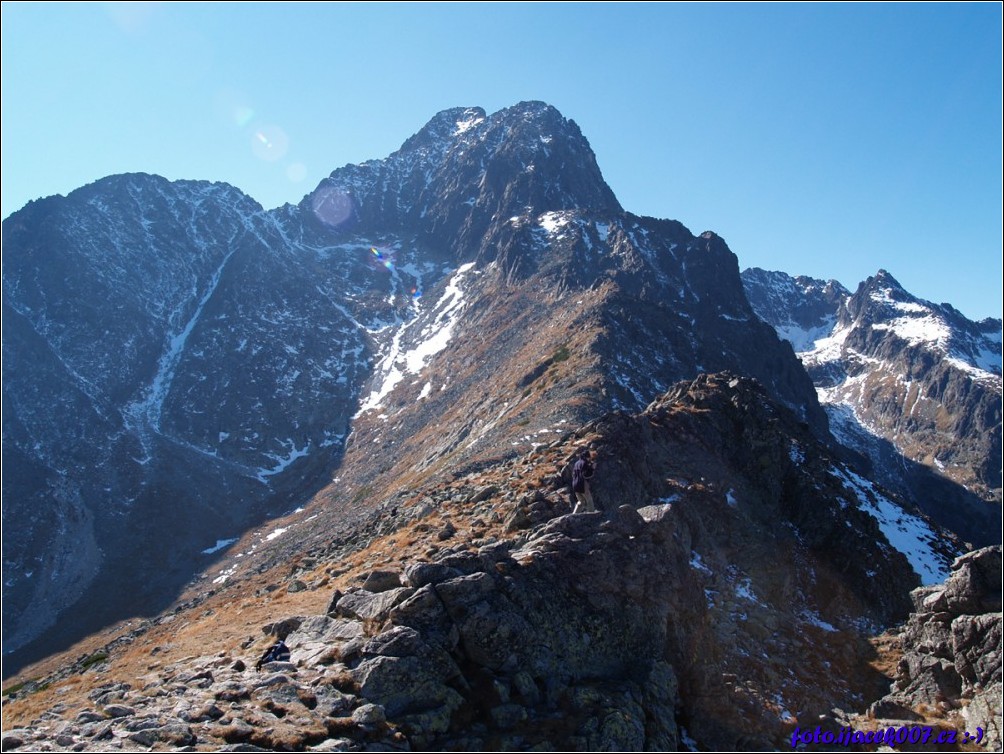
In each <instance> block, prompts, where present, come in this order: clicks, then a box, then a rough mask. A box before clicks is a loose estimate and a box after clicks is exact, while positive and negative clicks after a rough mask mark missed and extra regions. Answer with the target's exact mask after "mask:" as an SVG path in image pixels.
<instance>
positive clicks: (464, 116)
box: [398, 107, 486, 153]
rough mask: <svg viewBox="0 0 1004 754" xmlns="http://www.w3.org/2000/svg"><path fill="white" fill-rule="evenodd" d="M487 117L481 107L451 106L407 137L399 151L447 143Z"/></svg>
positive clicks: (409, 150)
mask: <svg viewBox="0 0 1004 754" xmlns="http://www.w3.org/2000/svg"><path fill="white" fill-rule="evenodd" d="M485 117H486V116H485V111H484V110H483V109H482V108H480V107H451V108H449V109H448V110H443V111H441V112H439V113H436V115H434V116H433V117H432V119H430V120H429V122H428V123H426V124H425V126H423V127H422V129H421V130H420V131H419V132H418V133H416V134H415V135H414V136H412V137H410V138H409V139H407V140H406V141H405V142H404V144H402V145H401V149H400V150H398V153H402V152H411V151H414V150H417V149H421V148H422V147H433V146H442V145H446V144H448V143H449V142H450V141H451V140H452V139H453V138H454V137H455V136H458V135H459V134H462V133H464V132H466V131H467V130H469V129H470V128H472V127H475V126H477V125H479V124H481V123H482V122H484V120H485Z"/></svg>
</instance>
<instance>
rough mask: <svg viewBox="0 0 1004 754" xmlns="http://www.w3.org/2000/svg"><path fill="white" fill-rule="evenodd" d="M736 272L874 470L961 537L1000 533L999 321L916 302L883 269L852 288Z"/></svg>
mask: <svg viewBox="0 0 1004 754" xmlns="http://www.w3.org/2000/svg"><path fill="white" fill-rule="evenodd" d="M742 277H743V284H744V286H745V289H746V293H747V295H748V297H749V300H750V303H751V304H752V306H753V308H754V310H755V311H756V312H757V315H758V316H759V317H760V318H761V319H763V320H764V321H765V322H768V323H770V324H771V325H773V326H774V328H775V329H776V330H777V332H778V334H779V335H780V336H781V337H782V338H784V339H785V340H787V341H789V342H790V343H791V345H792V347H793V348H794V349H795V351H796V352H797V353H798V356H799V358H800V359H801V360H802V363H803V364H804V365H805V368H806V370H807V371H808V373H809V375H810V377H812V380H813V382H814V383H815V385H816V389H817V393H818V395H819V399H820V402H821V403H822V405H823V406H824V408H825V409H826V411H827V414H828V415H829V417H830V429H831V430H832V431H833V433H834V435H835V436H836V437H837V438H838V439H839V440H840V441H841V442H842V443H844V444H845V445H846V446H848V447H851V448H854V449H856V450H858V451H860V452H861V453H862V454H864V455H865V456H866V457H868V458H869V459H870V460H871V468H872V472H871V473H872V475H873V478H875V479H877V480H880V481H881V482H882V483H883V484H885V485H887V486H888V487H890V488H892V489H896V490H898V491H899V492H900V493H901V494H903V495H904V496H905V497H906V498H907V499H909V500H911V501H913V502H914V504H915V505H917V506H918V507H920V508H921V509H923V510H925V511H926V512H927V513H929V514H930V515H932V516H934V517H935V518H937V519H938V520H939V521H941V522H942V523H943V524H945V525H947V526H949V527H951V528H953V529H954V530H955V531H957V532H959V533H960V534H962V535H963V536H965V537H966V538H968V539H971V540H972V541H974V542H979V543H981V544H991V543H993V542H998V541H999V540H1000V504H1001V320H999V319H987V320H984V321H983V322H972V321H970V320H968V319H966V318H965V317H964V316H963V315H962V314H960V313H959V312H958V311H957V310H956V309H954V308H953V307H952V306H950V305H948V304H940V305H939V304H932V303H930V302H928V301H922V300H920V299H918V298H916V297H915V296H912V295H910V294H909V293H907V292H906V291H905V290H904V289H903V288H902V286H900V284H899V283H898V282H897V281H896V280H895V279H894V278H893V277H892V275H890V274H889V273H888V272H886V271H884V270H879V272H878V273H877V274H876V275H875V276H874V277H871V278H868V279H867V280H866V281H864V282H863V283H861V285H860V286H858V289H857V291H856V292H855V293H854V294H853V295H852V294H851V293H850V292H849V291H848V290H847V289H846V288H844V287H843V286H842V285H840V283H838V282H836V281H833V280H831V281H828V282H823V281H820V280H813V279H811V278H806V277H795V278H793V277H791V276H789V275H787V274H785V273H782V272H766V271H764V270H760V269H755V268H754V269H748V270H745V271H744V272H743V274H742Z"/></svg>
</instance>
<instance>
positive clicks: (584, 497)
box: [572, 449, 596, 513]
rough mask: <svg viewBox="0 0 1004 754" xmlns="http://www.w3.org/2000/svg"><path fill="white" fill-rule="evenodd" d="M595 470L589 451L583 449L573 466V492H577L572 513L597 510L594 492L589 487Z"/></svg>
mask: <svg viewBox="0 0 1004 754" xmlns="http://www.w3.org/2000/svg"><path fill="white" fill-rule="evenodd" d="M594 471H595V469H594V468H593V464H592V462H591V461H590V460H589V451H588V450H585V449H583V450H582V451H581V452H580V453H579V458H578V459H577V460H576V461H575V464H574V465H573V466H572V492H573V493H575V508H574V509H573V510H572V513H594V512H595V511H596V505H595V504H594V503H593V492H592V490H591V489H589V480H590V479H592V478H593V472H594Z"/></svg>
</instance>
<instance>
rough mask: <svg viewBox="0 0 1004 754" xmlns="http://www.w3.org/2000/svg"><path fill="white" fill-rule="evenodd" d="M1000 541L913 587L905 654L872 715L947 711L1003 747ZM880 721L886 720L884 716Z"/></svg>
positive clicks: (989, 744) (918, 717)
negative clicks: (941, 577)
mask: <svg viewBox="0 0 1004 754" xmlns="http://www.w3.org/2000/svg"><path fill="white" fill-rule="evenodd" d="M1001 568H1002V564H1001V547H1000V546H999V545H997V546H994V547H987V548H984V549H981V550H975V551H973V552H970V553H968V554H966V555H964V556H962V557H960V558H958V559H957V560H956V561H955V562H954V563H953V564H952V574H951V576H949V578H948V579H947V580H946V581H945V582H944V583H942V584H935V585H931V586H926V587H921V588H919V589H915V590H914V591H913V592H912V593H911V597H912V598H913V603H914V612H913V613H912V614H911V615H910V619H909V621H907V623H906V625H905V626H904V627H903V628H902V631H901V632H900V634H899V637H898V638H899V642H900V644H901V648H902V652H903V656H902V659H901V660H900V661H899V666H898V668H897V672H896V679H895V681H894V683H893V685H892V689H891V691H890V693H889V694H887V695H886V696H885V697H883V698H882V699H880V700H879V701H877V702H875V703H874V704H872V705H871V707H870V708H869V715H870V716H871V717H874V718H883V719H890V718H891V719H893V720H900V721H903V720H906V721H911V722H913V723H916V722H917V721H928V720H929V719H930V718H931V717H944V718H948V719H949V720H951V721H952V722H954V723H955V725H954V726H953V727H955V729H956V730H962V731H968V732H970V733H972V735H974V736H975V735H976V730H977V728H979V729H981V730H982V731H983V732H984V736H985V740H984V741H982V742H981V743H982V745H983V746H985V747H986V748H987V749H989V750H992V751H999V750H1000V749H1001V746H1002V745H1004V738H1002V733H1004V730H1002V727H1001V716H1002V703H1001V699H1002V686H1001V681H1002V676H1001V656H1002V652H1004V643H1002V633H1001V629H1002V614H1001ZM880 727H881V724H880Z"/></svg>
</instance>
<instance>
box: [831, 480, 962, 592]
mask: <svg viewBox="0 0 1004 754" xmlns="http://www.w3.org/2000/svg"><path fill="white" fill-rule="evenodd" d="M833 471H834V473H835V474H836V475H837V477H838V478H839V479H840V481H841V482H843V484H844V487H846V488H847V489H848V490H849V491H850V492H851V493H853V495H854V497H855V499H856V501H857V503H858V505H859V507H860V508H861V510H864V511H865V512H867V513H869V514H870V515H871V516H872V517H873V518H874V519H875V520H876V521H877V522H878V525H879V529H881V530H882V533H883V534H884V535H885V538H886V539H887V540H888V541H889V544H890V545H892V546H893V547H894V548H895V549H897V550H899V551H900V552H901V553H903V555H905V556H906V559H907V560H908V561H910V566H911V567H912V568H913V570H914V571H915V572H916V573H917V575H918V576H920V580H921V583H922V584H924V585H925V586H926V585H928V584H937V583H939V582H941V581H944V580H945V579H946V578H948V575H949V573H950V572H951V564H952V557H950V556H948V555H947V554H945V553H944V552H942V550H943V549H944V548H943V547H941V548H935V546H934V545H936V544H943V543H942V540H941V538H940V537H939V536H938V534H937V532H935V531H934V529H932V528H931V526H930V524H928V523H927V522H926V521H924V520H923V519H921V518H919V517H917V516H914V515H911V514H910V513H907V512H906V511H905V510H903V509H902V508H901V507H899V506H898V505H896V504H895V503H894V502H892V501H891V500H890V499H889V498H887V497H886V496H885V495H883V494H882V493H881V492H880V491H879V490H878V489H877V488H876V487H875V485H874V484H873V483H872V482H870V481H868V480H867V479H864V478H863V477H861V476H858V475H857V474H855V473H854V472H853V471H850V470H848V469H844V468H834V470H833ZM958 554H961V553H958Z"/></svg>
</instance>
